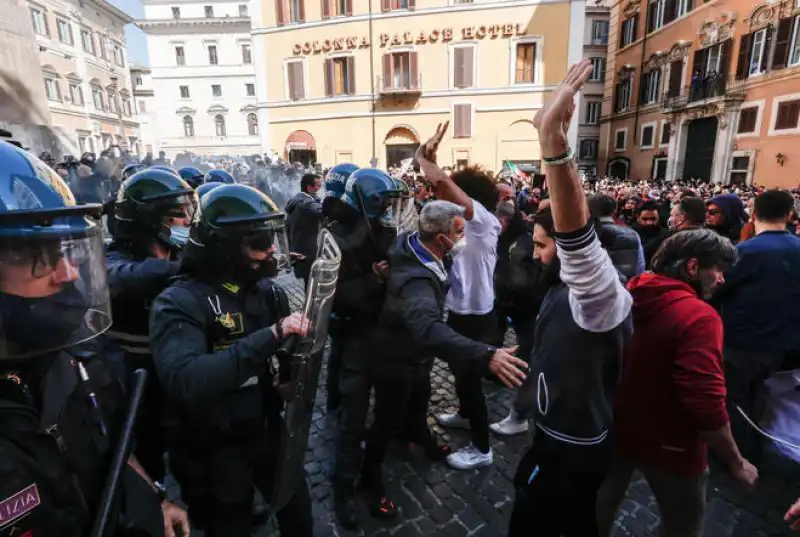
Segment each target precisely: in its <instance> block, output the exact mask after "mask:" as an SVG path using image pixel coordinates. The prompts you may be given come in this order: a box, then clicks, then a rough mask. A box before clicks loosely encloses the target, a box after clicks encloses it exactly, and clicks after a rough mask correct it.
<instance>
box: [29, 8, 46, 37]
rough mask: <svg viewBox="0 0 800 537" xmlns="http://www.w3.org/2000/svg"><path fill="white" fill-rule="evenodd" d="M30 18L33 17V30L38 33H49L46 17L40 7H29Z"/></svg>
mask: <svg viewBox="0 0 800 537" xmlns="http://www.w3.org/2000/svg"><path fill="white" fill-rule="evenodd" d="M31 18H32V19H33V31H34V32H36V33H37V34H39V35H47V36H49V35H50V32H49V31H48V28H47V18H46V17H45V15H44V11H42V10H41V9H36V8H33V7H32V8H31Z"/></svg>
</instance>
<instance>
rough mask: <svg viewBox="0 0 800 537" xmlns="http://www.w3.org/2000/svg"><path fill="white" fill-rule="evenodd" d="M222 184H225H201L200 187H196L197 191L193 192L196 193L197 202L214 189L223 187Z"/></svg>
mask: <svg viewBox="0 0 800 537" xmlns="http://www.w3.org/2000/svg"><path fill="white" fill-rule="evenodd" d="M224 184H225V183H203V184H202V185H200V186H198V187H197V190H195V192H197V199H198V201H199V200H200V199H201V198H202V197H203V196H205V195H206V194H208V193H209V192H211V191H212V190H214V189H215V188H217V187H218V186H222V185H224Z"/></svg>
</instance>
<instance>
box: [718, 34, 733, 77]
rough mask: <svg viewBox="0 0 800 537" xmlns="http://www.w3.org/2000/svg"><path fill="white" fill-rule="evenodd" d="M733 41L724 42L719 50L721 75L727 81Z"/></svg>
mask: <svg viewBox="0 0 800 537" xmlns="http://www.w3.org/2000/svg"><path fill="white" fill-rule="evenodd" d="M731 41H732V40H731V39H726V40H725V41H723V42H722V44H721V46H720V49H719V73H720V74H721V75H722V78H723V80H727V78H728V73H729V72H730V64H731Z"/></svg>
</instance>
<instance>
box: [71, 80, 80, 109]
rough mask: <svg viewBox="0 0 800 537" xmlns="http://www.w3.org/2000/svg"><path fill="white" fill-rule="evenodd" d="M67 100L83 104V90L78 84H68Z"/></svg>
mask: <svg viewBox="0 0 800 537" xmlns="http://www.w3.org/2000/svg"><path fill="white" fill-rule="evenodd" d="M69 100H70V101H71V102H72V104H76V105H78V106H83V90H82V89H81V87H80V85H79V84H70V85H69Z"/></svg>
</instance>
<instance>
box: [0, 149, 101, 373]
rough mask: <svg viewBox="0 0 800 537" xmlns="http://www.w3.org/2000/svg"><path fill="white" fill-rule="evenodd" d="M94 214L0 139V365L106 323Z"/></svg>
mask: <svg viewBox="0 0 800 537" xmlns="http://www.w3.org/2000/svg"><path fill="white" fill-rule="evenodd" d="M101 214H102V206H101V205H99V204H84V205H77V204H76V202H75V197H74V196H73V194H72V192H71V191H70V190H69V188H68V187H67V184H66V183H65V182H64V180H63V179H62V178H61V177H60V176H59V175H58V174H57V173H55V172H54V171H53V170H52V169H51V168H49V167H48V166H47V165H45V163H44V162H42V161H41V160H40V159H38V158H36V157H35V156H33V155H32V154H30V153H27V152H25V151H23V150H22V149H20V148H18V147H16V146H14V145H12V144H9V143H7V142H4V141H0V362H3V361H17V360H20V359H25V358H30V357H34V356H40V355H42V354H47V353H50V352H53V351H56V350H59V349H64V348H67V347H70V346H73V345H76V344H78V343H82V342H84V341H87V340H89V339H92V338H94V337H96V336H97V335H99V334H101V333H103V332H105V331H106V330H107V329H108V327H109V326H110V325H111V309H110V302H109V296H108V286H107V285H106V273H107V269H106V265H105V254H104V246H103V233H102V224H101V223H100V220H99V219H100V216H101Z"/></svg>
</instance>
